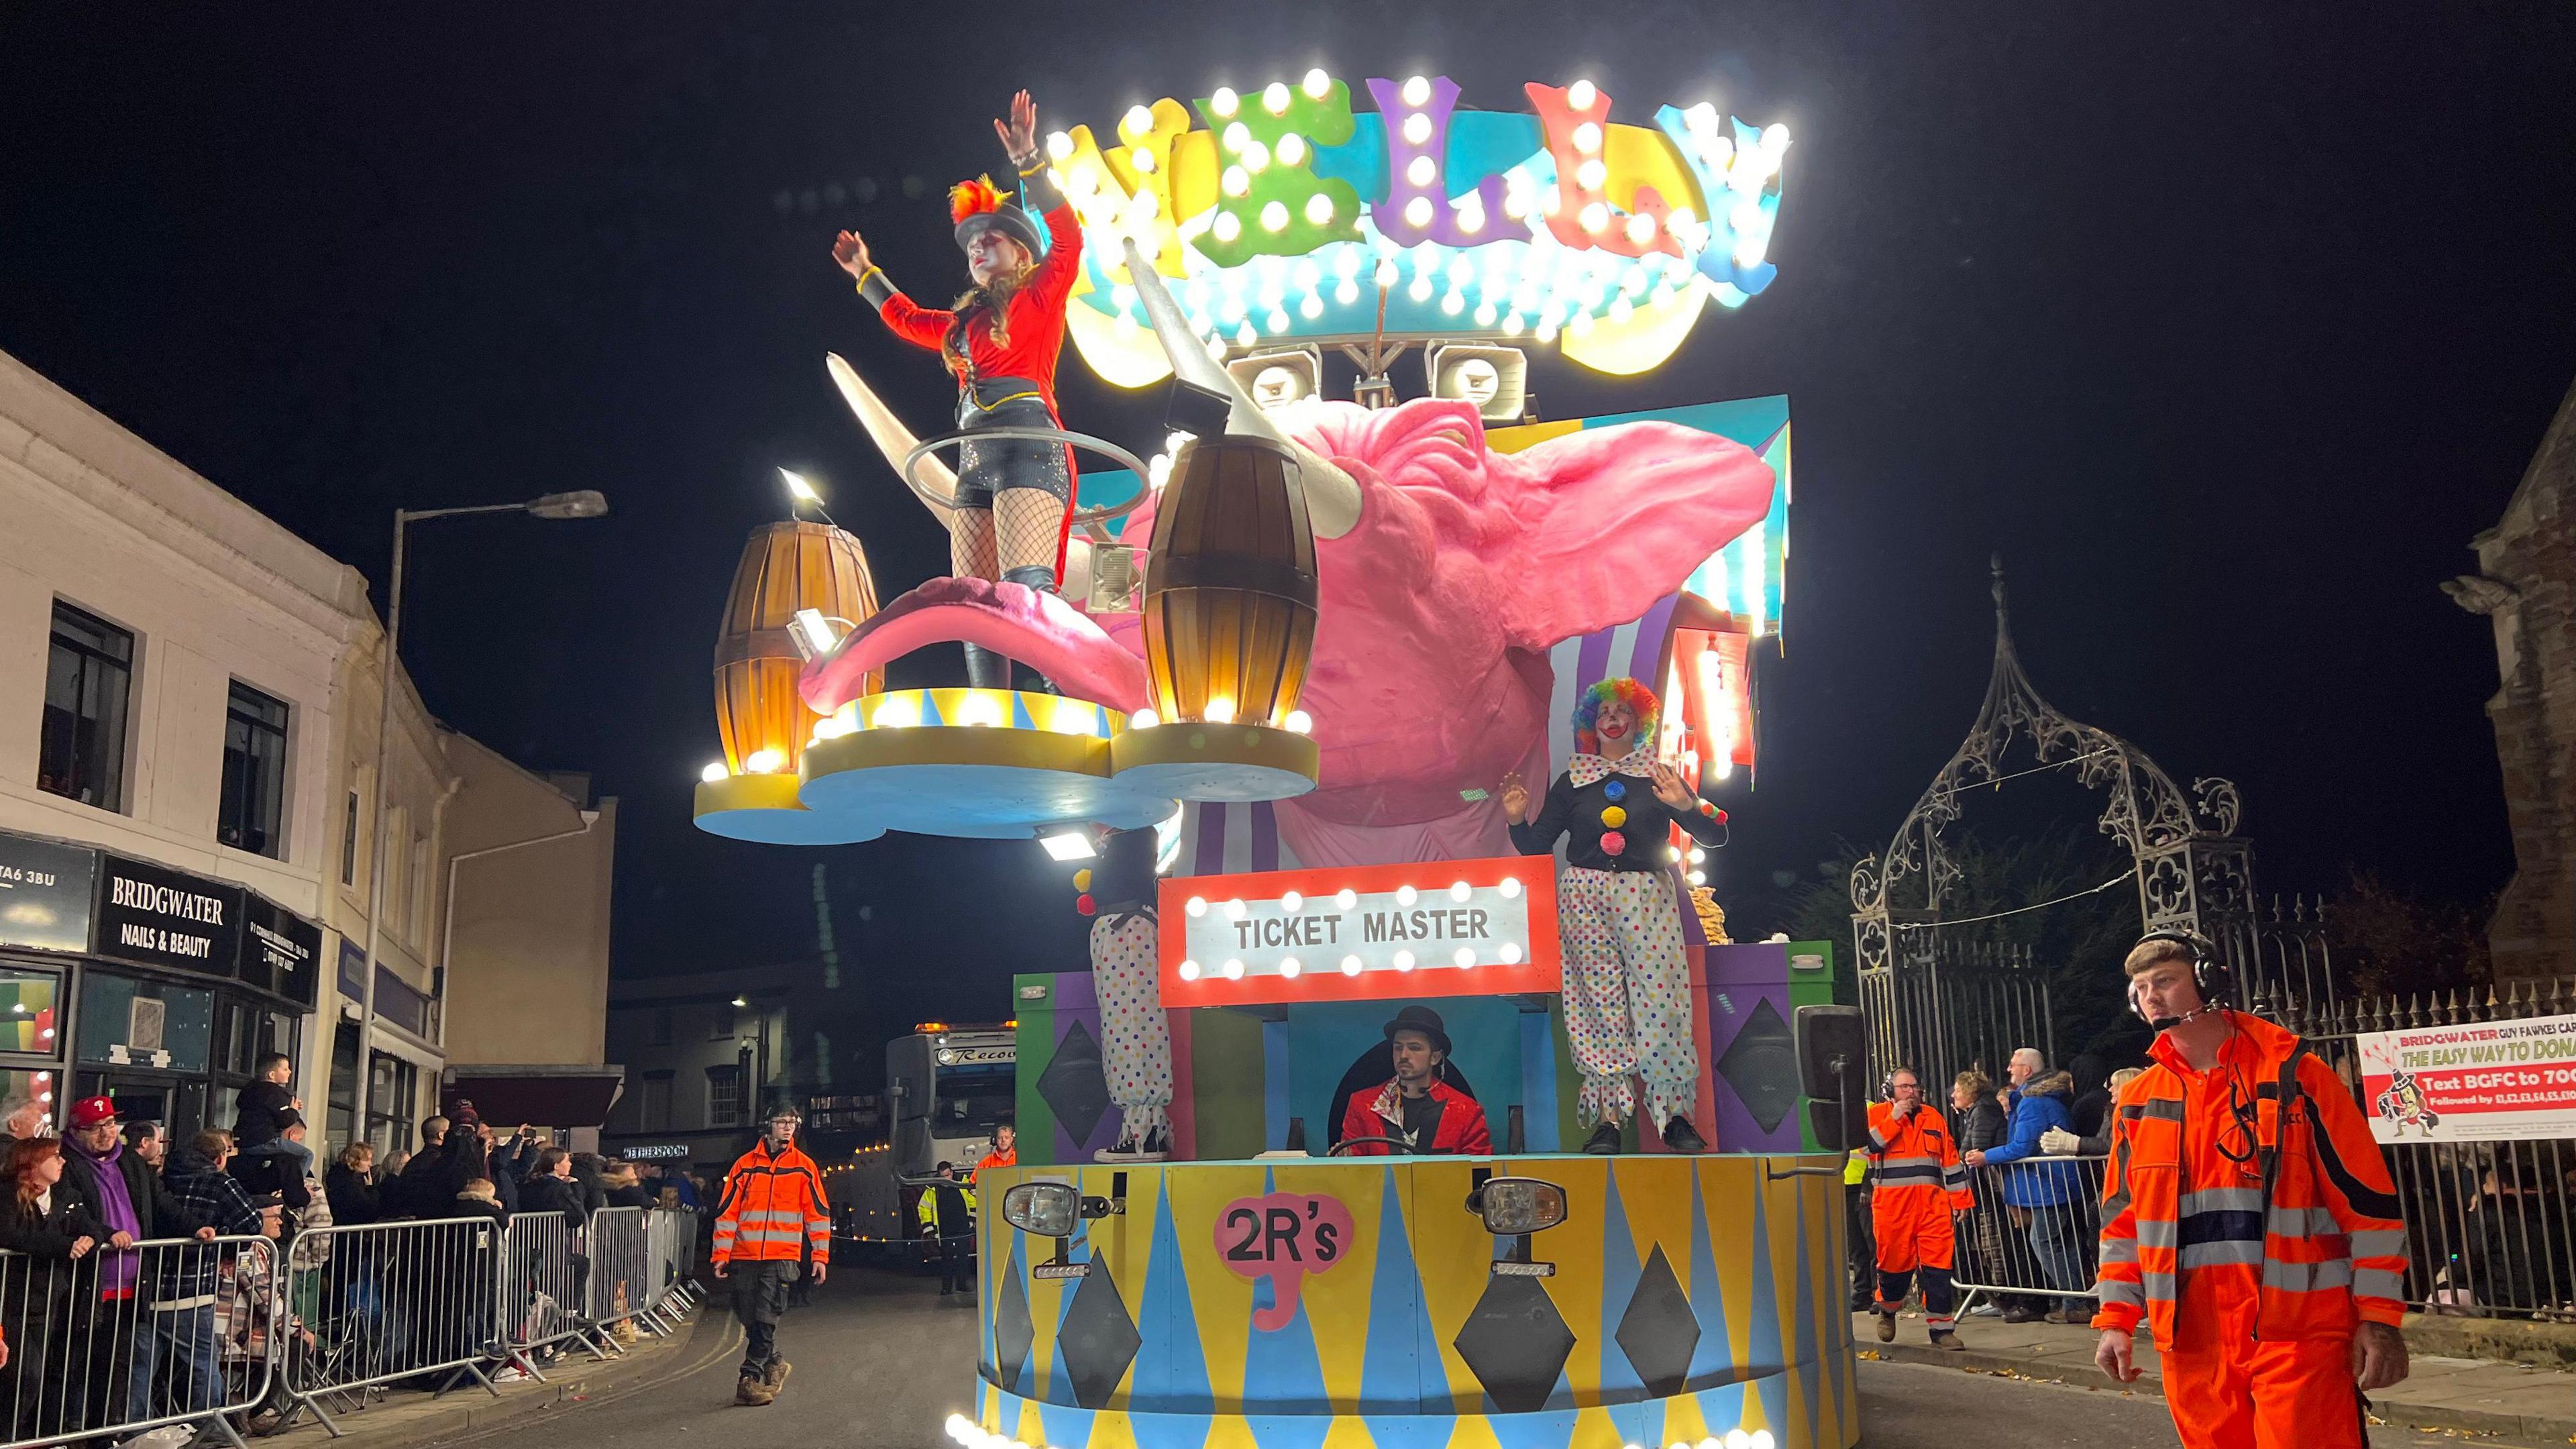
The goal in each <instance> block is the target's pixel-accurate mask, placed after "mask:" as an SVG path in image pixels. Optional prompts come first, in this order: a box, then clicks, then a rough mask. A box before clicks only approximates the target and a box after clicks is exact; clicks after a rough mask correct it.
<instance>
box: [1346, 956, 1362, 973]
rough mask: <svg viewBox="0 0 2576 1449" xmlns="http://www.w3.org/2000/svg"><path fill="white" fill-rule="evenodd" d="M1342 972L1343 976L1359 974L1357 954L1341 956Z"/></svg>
mask: <svg viewBox="0 0 2576 1449" xmlns="http://www.w3.org/2000/svg"><path fill="white" fill-rule="evenodd" d="M1342 974H1343V975H1345V976H1357V975H1359V974H1360V958H1359V957H1357V956H1345V957H1343V958H1342Z"/></svg>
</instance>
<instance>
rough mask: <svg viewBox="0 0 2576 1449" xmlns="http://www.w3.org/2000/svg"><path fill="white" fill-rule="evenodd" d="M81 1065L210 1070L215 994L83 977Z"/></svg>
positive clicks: (107, 976)
mask: <svg viewBox="0 0 2576 1449" xmlns="http://www.w3.org/2000/svg"><path fill="white" fill-rule="evenodd" d="M77 1025H78V1027H79V1031H80V1060H81V1061H82V1062H84V1063H88V1064H91V1065H97V1066H107V1067H128V1066H132V1067H147V1068H150V1069H153V1070H155V1071H165V1072H187V1073H202V1072H204V1071H205V1070H206V1069H207V1068H208V1067H209V1066H211V1065H212V1060H211V1059H212V1057H213V1055H214V1036H215V994H214V993H213V992H211V991H200V990H197V989H195V988H193V987H187V986H171V985H166V984H164V983H162V982H158V981H140V980H137V979H135V978H133V977H130V976H118V975H115V974H113V973H111V972H107V971H98V970H92V971H89V972H86V973H84V974H83V975H82V977H81V1011H80V1020H79V1022H78V1023H77Z"/></svg>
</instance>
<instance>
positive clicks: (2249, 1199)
mask: <svg viewBox="0 0 2576 1449" xmlns="http://www.w3.org/2000/svg"><path fill="white" fill-rule="evenodd" d="M2262 1210H2263V1189H2261V1188H2259V1187H2211V1188H2203V1189H2202V1190H2200V1191H2199V1192H2187V1193H2184V1194H2183V1195H2182V1215H2183V1216H2184V1217H2190V1216H2191V1215H2192V1214H2194V1213H2259V1212H2261V1211H2262Z"/></svg>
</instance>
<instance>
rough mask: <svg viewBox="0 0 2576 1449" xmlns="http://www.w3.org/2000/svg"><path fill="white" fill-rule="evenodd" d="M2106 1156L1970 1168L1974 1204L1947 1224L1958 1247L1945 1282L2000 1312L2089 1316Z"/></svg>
mask: <svg viewBox="0 0 2576 1449" xmlns="http://www.w3.org/2000/svg"><path fill="white" fill-rule="evenodd" d="M2107 1162H2108V1159H2107V1158H2101V1157H2026V1158H2024V1159H2022V1160H2021V1161H2019V1162H2011V1163H2004V1164H2001V1165H1990V1166H1986V1167H1976V1168H1970V1169H1969V1170H1968V1183H1969V1186H1970V1188H1971V1189H1973V1190H1974V1192H1975V1193H1976V1199H1977V1205H1976V1208H1975V1210H1974V1211H1972V1212H1971V1213H1969V1215H1968V1216H1967V1217H1966V1218H1965V1219H1964V1220H1962V1219H1957V1218H1954V1219H1952V1222H1953V1224H1954V1225H1955V1226H1956V1228H1957V1229H1958V1234H1959V1238H1958V1248H1957V1252H1956V1255H1955V1256H1954V1258H1953V1260H1952V1261H1953V1263H1954V1264H1955V1267H1954V1269H1953V1271H1952V1272H1951V1274H1950V1281H1951V1282H1952V1283H1953V1284H1955V1285H1956V1286H1957V1287H1958V1288H1959V1290H1960V1291H1961V1293H1962V1294H1963V1295H1965V1297H1964V1300H1963V1301H1962V1302H1961V1303H1960V1305H1959V1308H1960V1311H1961V1312H1963V1313H1964V1312H1966V1311H1967V1310H1968V1309H1969V1308H1970V1307H1972V1306H1974V1303H1975V1301H1976V1300H1978V1299H1985V1300H1988V1301H1994V1302H1996V1305H1997V1306H1998V1307H2002V1308H2005V1309H2006V1310H2007V1311H2009V1309H2010V1308H2011V1307H2013V1306H2014V1305H2015V1304H2016V1303H2018V1304H2019V1306H2022V1307H2025V1308H2029V1309H2032V1310H2034V1311H2037V1312H2042V1313H2045V1312H2049V1311H2052V1310H2056V1311H2064V1312H2068V1313H2069V1314H2070V1315H2077V1314H2080V1315H2081V1318H2082V1319H2083V1320H2090V1319H2091V1318H2092V1316H2093V1304H2094V1294H2093V1283H2094V1279H2095V1278H2096V1277H2097V1276H2098V1268H2099V1265H2100V1252H2101V1243H2102V1215H2101V1202H2102V1173H2103V1170H2104V1167H2105V1164H2106V1163H2107Z"/></svg>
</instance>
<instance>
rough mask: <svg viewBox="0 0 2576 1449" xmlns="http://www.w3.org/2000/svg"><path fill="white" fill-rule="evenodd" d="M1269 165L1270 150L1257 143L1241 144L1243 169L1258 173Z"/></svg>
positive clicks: (1247, 142)
mask: <svg viewBox="0 0 2576 1449" xmlns="http://www.w3.org/2000/svg"><path fill="white" fill-rule="evenodd" d="M1269 164H1270V148H1269V147H1267V146H1264V145H1262V144H1261V143H1260V142H1258V141H1246V142H1244V143H1243V169H1244V170H1246V171H1258V170H1260V169H1261V168H1263V167H1265V166H1267V165H1269Z"/></svg>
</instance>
